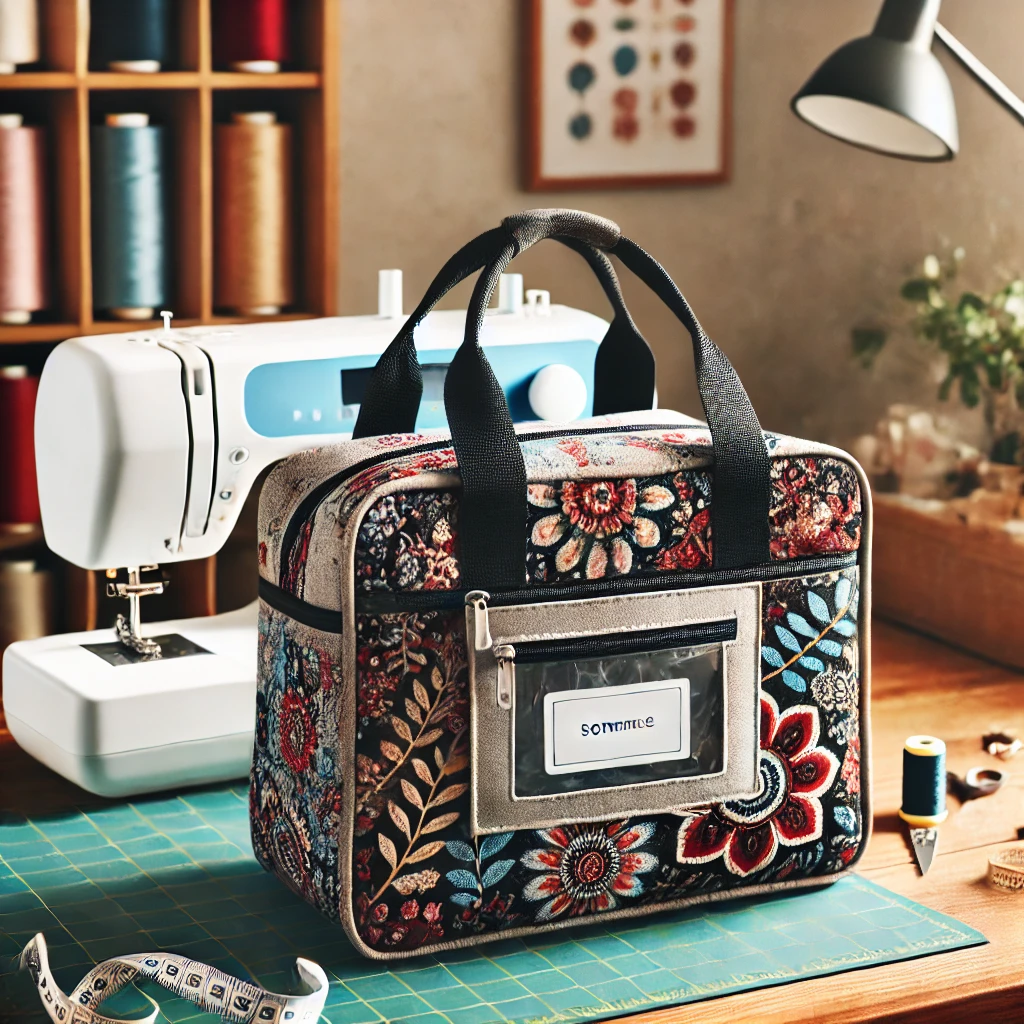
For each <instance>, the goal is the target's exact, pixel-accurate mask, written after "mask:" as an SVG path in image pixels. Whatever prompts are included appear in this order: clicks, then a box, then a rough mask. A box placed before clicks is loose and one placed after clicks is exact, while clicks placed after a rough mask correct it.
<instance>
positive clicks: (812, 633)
mask: <svg viewBox="0 0 1024 1024" xmlns="http://www.w3.org/2000/svg"><path fill="white" fill-rule="evenodd" d="M786 621H787V622H788V623H789V624H790V626H792V627H793V631H794V632H795V633H799V634H800V635H801V636H809V637H811V638H813V639H815V640H816V639H817V638H818V630H816V629H815V628H814V627H813V626H812V625H811V624H810V623H809V622H808V621H807V620H806V619H805V618H804V617H803V616H802V615H797V613H796V612H789V614H788V615H786Z"/></svg>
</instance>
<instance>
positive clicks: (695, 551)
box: [278, 426, 861, 596]
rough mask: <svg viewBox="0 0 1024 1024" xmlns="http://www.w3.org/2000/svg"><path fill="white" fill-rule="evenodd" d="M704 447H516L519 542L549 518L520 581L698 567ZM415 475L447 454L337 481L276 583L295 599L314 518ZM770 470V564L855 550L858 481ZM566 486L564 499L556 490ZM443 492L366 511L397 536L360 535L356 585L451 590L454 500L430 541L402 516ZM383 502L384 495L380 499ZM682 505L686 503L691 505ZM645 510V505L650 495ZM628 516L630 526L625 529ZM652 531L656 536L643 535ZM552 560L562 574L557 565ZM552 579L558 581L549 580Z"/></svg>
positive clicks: (839, 467) (324, 518)
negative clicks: (523, 489) (590, 476)
mask: <svg viewBox="0 0 1024 1024" xmlns="http://www.w3.org/2000/svg"><path fill="white" fill-rule="evenodd" d="M765 438H766V443H768V444H769V447H770V449H771V450H772V451H775V450H776V449H778V448H779V446H780V444H782V442H781V441H780V439H779V438H777V437H775V436H774V435H770V434H766V435H765ZM398 440H400V441H401V440H402V439H401V438H399V439H398ZM406 440H408V439H406ZM786 441H787V444H788V443H792V444H795V443H796V442H789V441H788V439H786ZM396 443H397V442H396ZM403 443H404V442H403ZM709 444H710V436H709V434H708V432H707V428H702V427H697V426H693V427H680V429H678V430H674V431H668V432H661V433H660V434H655V433H642V432H638V433H635V434H628V433H621V434H617V433H612V434H597V435H590V436H586V437H562V438H547V439H541V440H529V439H526V440H524V441H523V446H522V447H523V456H524V459H525V461H526V465H527V471H528V472H529V473H530V474H531V475H532V476H533V477H534V478H535V479H536V477H537V476H538V475H540V476H541V479H545V478H546V479H547V480H548V481H549V482H547V483H541V484H535V485H531V487H530V509H531V515H530V523H529V528H530V530H531V536H532V530H533V528H534V526H535V525H536V522H537V520H538V519H549V520H550V521H549V522H548V523H546V524H545V526H544V527H543V528H542V530H541V531H540V533H539V534H538V536H537V541H539V542H541V543H532V544H531V548H535V549H546V548H548V547H552V546H553V547H554V550H553V551H545V557H544V558H543V559H535V561H543V563H544V567H543V572H542V574H540V575H538V573H537V567H536V566H535V567H531V568H530V569H529V570H528V578H529V579H530V580H533V581H534V582H555V581H557V580H558V579H560V578H582V577H584V576H586V577H587V578H590V579H598V578H601V577H602V576H611V575H621V574H624V573H631V572H632V573H636V572H647V571H652V570H654V571H657V570H666V571H680V570H700V569H702V568H706V567H707V566H709V565H710V559H711V548H710V541H711V536H710V519H711V514H710V504H711V498H712V493H711V492H712V481H713V477H714V471H713V469H706V470H705V469H694V468H692V467H690V466H687V463H692V461H693V460H694V459H698V458H706V457H707V456H706V454H705V453H706V452H707V451H708V449H709ZM595 466H602V467H607V469H608V475H607V478H606V479H604V480H598V481H593V480H591V481H577V480H574V479H571V477H572V476H573V474H574V473H576V472H577V471H579V470H580V469H590V470H592V469H593V467H595ZM616 470H618V472H616ZM548 471H550V473H551V475H550V476H547V473H548ZM424 472H457V464H456V461H455V452H454V450H453V449H452V448H440V449H435V450H433V451H427V452H414V453H412V454H409V455H405V456H399V457H396V458H394V459H391V460H389V461H387V462H383V463H380V464H378V465H375V466H370V467H369V468H367V469H364V470H362V471H360V472H359V473H357V474H355V475H354V476H352V477H350V478H349V479H347V480H345V481H343V482H341V483H340V484H339V485H338V488H337V489H336V490H335V491H334V492H333V493H332V494H330V495H328V496H326V497H325V498H324V500H323V502H322V503H321V504H320V505H319V506H318V507H317V509H316V511H315V512H314V513H313V514H312V515H310V516H308V517H307V518H306V520H305V521H304V522H303V523H302V524H301V525H300V528H299V530H298V532H297V533H296V534H295V536H294V538H293V539H292V540H291V543H290V545H289V546H288V550H287V551H286V552H285V553H284V560H285V564H284V567H283V571H282V572H281V576H280V580H279V581H278V582H279V585H280V586H281V587H283V588H284V589H285V590H287V591H289V592H290V593H293V594H295V595H297V596H302V593H303V590H304V582H305V572H306V565H307V561H308V559H309V554H310V541H311V538H312V534H313V532H314V528H315V527H316V525H317V523H322V527H321V528H324V529H328V530H329V531H330V530H333V529H336V528H337V526H339V525H341V524H345V523H347V521H348V519H349V517H350V516H351V514H352V512H353V511H354V510H355V508H356V506H357V505H358V504H359V503H360V502H361V501H362V500H363V498H365V496H366V495H367V494H369V493H370V492H371V491H372V490H373V489H374V488H376V487H379V486H380V485H381V484H383V483H386V482H388V481H390V480H399V479H406V478H411V477H415V476H417V475H418V474H420V473H424ZM771 472H772V506H771V510H770V524H769V525H770V531H771V556H772V558H774V559H790V558H799V557H803V556H807V555H816V554H819V555H820V554H827V553H830V552H847V551H855V550H857V549H858V548H859V546H860V528H861V498H860V486H859V484H858V481H857V476H856V473H855V472H854V470H853V468H852V467H851V466H849V465H847V464H846V463H845V462H842V461H840V460H839V459H835V458H832V457H828V456H823V457H815V456H799V457H794V456H788V457H787V456H776V457H774V458H773V460H772V471H771ZM558 474H562V475H561V476H559V475H558ZM651 486H658V487H662V488H664V489H665V490H666V491H670V492H674V493H675V496H674V498H673V502H675V503H676V504H675V505H674V507H671V508H670V514H669V516H668V519H669V520H670V521H669V522H666V521H665V518H666V517H665V516H664V515H659V513H664V512H666V511H667V508H668V507H666V508H660V509H659V508H655V507H650V508H644V507H643V506H644V502H645V499H644V496H643V492H644V490H645V489H646V488H649V487H651ZM567 488H568V492H567V493H563V492H566V489H567ZM687 490H689V491H690V492H691V493H690V494H689V495H688V494H686V493H685V492H686V491H687ZM605 491H607V496H606V497H604V496H603V495H604V492H605ZM444 493H445V492H440V491H433V492H417V491H409V492H407V493H406V494H403V495H399V496H395V497H394V499H393V509H392V510H388V509H384V508H381V509H377V508H376V507H375V508H374V509H373V510H371V513H370V514H368V515H367V516H366V517H365V519H366V520H367V521H369V520H374V519H375V520H376V522H371V523H370V524H369V525H367V523H366V522H365V521H364V523H363V524H360V533H361V534H362V533H363V529H364V526H365V527H366V528H367V530H368V531H369V533H372V532H373V528H374V526H377V527H378V529H379V530H380V531H385V530H388V529H391V530H393V531H396V532H397V534H398V536H397V537H395V536H394V535H393V534H392V535H388V536H384V535H381V534H377V535H375V536H373V537H371V536H370V535H369V533H368V534H367V536H366V537H365V538H361V540H363V541H364V542H365V546H364V548H363V549H362V550H364V551H367V552H370V558H371V561H373V562H374V565H373V566H372V567H371V568H370V569H369V571H367V567H366V566H365V565H363V563H362V560H361V558H359V559H357V565H358V566H359V570H360V578H361V583H360V585H361V586H363V587H368V588H369V589H392V590H395V589H399V590H400V589H448V588H453V587H457V586H458V578H457V573H458V554H457V535H458V531H457V525H456V522H455V515H456V509H457V497H456V496H452V495H447V496H446V498H445V500H446V501H448V502H450V504H449V506H448V508H447V509H446V510H445V513H444V517H445V518H446V519H447V520H448V528H450V529H451V536H450V537H449V536H448V535H447V533H446V532H445V527H443V526H442V527H441V531H440V533H438V534H437V535H436V536H435V525H436V521H430V520H429V518H428V520H427V521H426V522H420V521H418V517H417V516H416V515H415V514H413V515H412V516H411V517H406V515H405V514H406V512H407V510H408V508H409V506H410V503H414V502H415V500H417V499H414V498H413V495H420V494H422V495H427V494H433V495H435V496H436V495H438V494H444ZM386 500H389V499H382V501H386ZM418 500H419V501H421V502H422V503H423V504H422V505H421V506H420V508H419V511H420V513H421V515H428V516H429V511H428V507H429V505H430V503H431V498H430V497H426V496H424V497H422V498H419V499H418ZM538 502H539V504H538ZM548 502H554V504H548ZM688 503H692V507H691V508H688V507H687V505H688ZM647 504H648V505H650V504H652V498H651V497H650V496H648V499H647ZM605 506H607V507H605ZM556 510H558V511H556ZM395 512H397V516H398V520H399V521H400V520H401V519H402V518H403V517H405V518H406V519H407V521H406V523H405V524H404V525H403V526H401V527H399V526H398V525H397V521H395V520H394V514H395ZM553 517H554V518H553ZM634 518H635V519H637V520H638V521H637V523H636V524H635V525H634V523H633V520H634ZM649 524H653V526H652V525H649ZM655 527H656V529H657V535H658V540H654V537H655V529H654V528H655ZM278 532H280V529H279V527H278ZM402 534H404V537H403V536H402ZM599 534H600V536H599ZM556 535H557V537H556ZM553 537H556V539H551V538H553ZM388 541H390V545H389V543H388ZM371 549H372V551H371ZM559 554H560V555H561V557H560V558H559ZM399 556H401V561H402V565H403V568H402V569H401V573H400V574H401V576H402V578H403V579H405V580H407V581H409V583H408V585H407V586H405V587H400V586H397V585H396V583H395V578H396V574H395V572H394V571H392V570H393V569H394V567H395V565H396V563H397V562H398V560H399ZM556 562H558V563H559V564H561V565H566V566H569V568H567V569H565V570H559V569H558V567H557V565H556V564H555V563H556ZM570 563H571V564H570ZM382 565H383V566H385V567H387V568H386V570H385V572H386V575H385V577H383V578H384V579H385V581H386V582H384V583H383V584H381V582H380V581H381V579H382V577H380V576H379V575H378V573H379V571H380V568H381V566H382ZM560 572H562V573H564V575H561V576H560V575H559V574H560ZM367 581H368V582H367Z"/></svg>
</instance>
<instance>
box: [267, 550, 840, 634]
mask: <svg viewBox="0 0 1024 1024" xmlns="http://www.w3.org/2000/svg"><path fill="white" fill-rule="evenodd" d="M856 564H857V554H856V553H855V552H853V553H850V554H847V555H820V556H817V557H814V558H799V559H794V560H792V561H788V562H772V563H771V564H770V565H761V566H754V567H752V568H750V569H712V570H711V571H709V572H688V573H667V572H666V573H658V574H657V575H655V574H651V575H644V576H619V577H615V578H613V579H610V580H579V581H577V582H573V583H565V584H552V585H550V586H544V585H538V586H532V587H518V588H515V589H513V590H501V591H495V592H494V593H492V594H491V595H490V597H489V598H488V601H487V603H488V605H490V606H491V607H495V606H501V605H511V604H539V603H542V602H544V601H570V600H580V599H583V598H587V597H612V596H615V595H617V594H634V593H640V592H642V593H658V592H659V591H663V590H693V589H694V588H697V587H713V586H718V585H723V586H724V585H725V584H728V583H755V582H758V583H759V582H762V581H763V582H766V583H767V582H770V581H772V580H783V579H795V578H797V577H800V576H813V575H817V574H820V573H826V572H837V571H838V570H840V569H849V568H851V567H852V566H854V565H856ZM467 594H469V591H468V590H407V591H403V592H401V593H394V592H391V591H378V592H369V593H368V592H365V591H357V592H356V611H357V612H364V613H367V614H376V615H386V614H394V613H399V612H415V611H437V610H442V609H446V608H458V607H461V606H462V605H464V604H465V603H466V596H467ZM259 596H260V598H261V599H262V600H263V601H265V602H266V603H267V604H268V605H270V607H271V608H274V609H275V610H277V611H279V612H281V613H282V614H284V615H287V616H288V617H289V618H292V619H295V620H296V621H297V622H301V623H302V624H303V625H305V626H309V627H310V628H312V629H319V630H322V631H323V632H325V633H340V632H341V612H340V611H338V610H336V609H334V608H321V607H320V606H319V605H315V604H310V603H309V602H308V601H303V600H302V598H299V597H296V596H295V595H294V594H290V593H289V592H288V591H287V590H283V589H282V588H281V587H278V586H276V585H275V584H273V583H271V582H270V581H269V580H265V579H263V577H260V581H259Z"/></svg>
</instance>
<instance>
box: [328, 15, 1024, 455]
mask: <svg viewBox="0 0 1024 1024" xmlns="http://www.w3.org/2000/svg"><path fill="white" fill-rule="evenodd" d="M342 2H343V7H344V12H345V13H344V22H345V24H344V43H343V48H342V80H343V83H342V84H343V97H342V149H343V152H342V189H343V194H342V225H341V229H342V250H341V251H342V274H341V285H340V288H341V308H342V312H344V313H357V312H367V311H369V310H371V309H373V308H375V304H376V271H377V268H378V267H385V266H400V267H402V268H404V270H405V273H406V297H407V302H406V305H407V308H408V307H409V306H410V305H411V304H412V302H413V301H415V299H417V298H418V297H419V294H420V293H421V292H422V290H423V289H424V288H425V286H426V284H427V283H428V281H429V279H430V278H431V276H432V275H433V273H434V272H435V270H437V268H438V267H440V265H441V263H442V262H443V261H444V259H446V258H447V257H448V256H449V255H450V254H451V252H453V251H454V250H455V249H456V248H457V247H458V246H459V245H460V244H461V243H462V242H464V241H466V240H467V239H469V238H470V237H471V235H472V234H474V233H475V232H477V231H480V230H482V229H484V228H486V227H490V226H492V225H493V224H494V223H496V221H497V220H498V219H499V218H500V217H501V216H502V215H504V214H506V213H509V212H512V211H516V210H519V209H522V208H524V207H528V206H551V205H566V206H578V207H582V208H584V209H590V210H593V211H595V212H598V213H602V214H606V215H607V216H610V217H612V218H614V219H615V220H617V221H618V222H619V223H620V224H621V225H622V226H623V228H624V229H625V231H626V232H627V233H628V234H629V235H630V236H631V237H633V238H635V239H636V240H637V241H639V242H640V243H641V244H642V245H644V246H645V247H646V248H648V249H649V250H651V251H652V252H653V253H654V254H655V255H656V256H658V257H659V259H660V260H661V261H662V262H663V263H664V264H665V265H666V266H667V267H668V269H669V271H670V272H671V273H672V274H673V275H674V277H675V279H676V281H677V283H678V284H679V285H680V287H681V288H682V289H683V291H684V293H685V294H686V295H687V297H688V298H689V299H690V301H691V302H692V304H693V306H694V308H695V309H696V311H697V314H698V316H699V317H700V318H701V320H702V322H703V324H704V326H705V327H706V329H707V330H708V332H709V333H710V334H711V335H712V337H714V338H715V339H716V340H717V341H718V343H719V344H720V345H721V346H722V347H723V348H724V349H725V351H726V352H727V353H728V354H729V356H730V357H731V358H732V359H733V361H734V363H735V364H736V367H737V369H738V370H739V372H740V375H741V376H742V377H743V380H744V382H745V383H746V385H747V389H748V391H749V392H750V395H751V398H752V399H753V402H754V405H755V407H756V408H757V410H758V413H759V415H760V418H761V422H762V424H763V425H764V426H765V427H767V428H773V429H779V430H785V431H789V432H793V433H797V434H800V435H803V436H811V437H816V438H821V439H828V440H838V441H842V440H844V439H846V438H848V437H849V436H850V434H851V433H852V432H853V431H855V430H859V429H862V428H864V427H866V426H868V425H870V424H871V423H872V422H873V420H874V418H875V417H876V416H877V415H878V414H879V412H880V411H881V410H883V409H884V408H885V406H886V405H887V403H889V402H890V401H897V400H904V399H908V398H913V399H922V398H930V397H931V396H933V395H934V383H933V381H932V380H930V379H928V377H927V369H926V368H925V367H923V366H922V363H921V358H920V356H919V355H918V354H917V353H916V351H915V349H914V343H913V342H911V341H910V340H909V339H908V340H906V341H905V342H904V343H903V344H902V345H901V346H899V347H900V348H901V349H903V350H904V351H903V352H902V353H901V354H897V353H893V354H892V355H887V356H885V357H884V358H883V360H882V361H881V363H880V364H879V367H878V368H877V369H876V370H875V372H874V373H873V374H868V373H865V372H863V371H861V370H859V369H857V368H856V367H855V366H854V365H853V364H852V363H851V361H850V359H849V356H848V352H849V340H848V339H849V329H850V327H851V325H852V324H853V323H855V322H856V321H857V320H858V319H861V318H862V317H863V316H864V315H865V314H868V315H870V314H872V313H877V312H879V311H883V310H886V309H890V310H892V311H894V312H901V313H902V312H905V310H904V309H902V308H901V304H900V303H899V301H898V300H891V299H890V298H889V297H890V296H892V295H893V294H894V293H895V290H896V288H897V287H898V283H899V281H900V280H902V275H903V274H904V272H905V271H906V270H908V269H909V268H910V267H911V265H912V264H913V263H915V262H916V261H917V260H918V259H919V258H920V257H921V256H922V255H923V254H924V253H925V252H927V251H929V250H930V249H933V248H935V247H937V246H939V245H941V244H942V243H943V242H946V243H947V244H948V245H950V246H952V245H963V246H965V247H966V249H967V252H968V258H969V262H968V272H967V273H966V274H965V278H966V279H967V280H969V281H970V282H972V283H975V284H978V285H981V286H984V285H985V284H986V283H988V282H990V281H991V280H992V275H993V273H994V272H995V270H996V269H997V268H1002V269H1006V270H1014V269H1016V268H1018V267H1021V265H1022V263H1024V260H1021V255H1022V243H1024V209H1022V202H1021V199H1022V198H1024V175H1022V173H1021V171H1022V168H1024V127H1022V126H1021V125H1019V124H1017V123H1016V122H1015V121H1014V120H1013V119H1012V118H1011V117H1010V116H1009V115H1008V114H1006V113H1005V112H1004V111H1003V110H1002V109H1001V108H999V107H998V106H997V104H996V103H995V102H994V101H993V100H991V99H990V98H989V97H988V95H987V94H985V93H984V92H983V91H982V90H981V89H980V88H979V87H977V86H976V85H975V84H974V83H973V82H972V81H970V80H969V79H968V78H967V77H966V75H965V74H964V73H963V72H962V71H961V70H960V69H959V68H958V67H955V66H953V65H952V64H951V62H950V61H949V60H947V59H946V58H945V57H943V61H944V63H945V64H946V66H947V68H948V69H949V70H950V78H951V81H952V83H953V89H954V92H955V93H956V97H957V105H958V110H959V115H960V134H961V153H960V156H959V157H958V158H957V159H956V160H955V161H954V162H953V163H951V164H942V165H918V164H912V163H907V162H903V161H899V160H892V159H886V158H883V157H877V156H873V155H870V154H867V153H862V152H860V151H858V150H855V149H853V148H851V147H848V146H844V145H841V144H839V143H836V142H833V141H831V140H829V139H826V138H825V137H824V136H821V135H819V134H818V133H816V132H814V131H813V130H812V129H810V128H808V127H806V126H805V125H803V124H801V123H800V122H798V121H797V120H796V118H795V117H793V115H792V114H791V113H790V112H789V99H790V97H791V95H792V94H793V92H794V91H795V90H796V89H797V88H798V87H799V86H800V85H801V84H802V82H803V81H804V79H805V78H806V77H807V75H809V74H810V72H811V71H812V70H813V68H814V67H815V66H816V65H817V63H818V62H819V61H820V60H822V59H823V58H824V57H825V56H826V55H827V54H828V53H829V52H830V51H831V50H832V49H834V48H835V47H836V46H837V45H839V44H840V43H842V42H844V41H845V40H847V39H848V38H851V37H853V36H855V35H858V34H862V33H863V32H865V31H867V30H868V29H869V28H870V25H871V23H872V21H873V18H874V14H875V12H876V11H877V9H878V6H879V0H736V8H737V11H736V50H735V68H736V70H735V117H734V125H733V139H734V154H735V158H734V171H733V179H732V181H731V182H730V183H729V184H726V185H720V186H714V187H710V188H668V189H657V190H646V191H588V192H572V193H526V192H524V191H522V189H521V188H520V176H519V158H520V148H521V147H520V140H519V131H518V123H519V96H520V82H521V74H520V66H521V62H520V58H519V53H520V45H521V39H520V31H519V24H520V19H519V11H520V4H519V2H517V0H429V2H426V0H342ZM980 11H982V12H983V17H982V15H981V14H979V12H980ZM942 19H943V21H944V22H945V24H946V25H947V26H948V27H949V28H950V29H951V30H952V31H953V32H954V33H955V34H957V35H959V36H960V38H961V39H962V40H963V41H964V42H965V43H966V44H967V45H968V46H969V47H971V48H972V49H974V51H975V52H976V53H977V54H978V55H979V56H980V57H981V58H982V59H983V60H984V61H986V62H987V63H988V64H989V65H990V66H991V67H992V68H993V69H994V70H996V71H997V72H998V73H1000V74H1002V75H1003V77H1004V78H1005V80H1006V81H1007V83H1008V84H1009V85H1010V86H1011V87H1012V88H1014V89H1015V90H1017V91H1018V92H1024V61H1022V60H1021V53H1022V45H1024V43H1022V40H1024V3H1020V2H1019V0H947V2H946V3H945V4H944V10H943V14H942ZM518 263H519V265H518V266H517V269H521V270H522V271H523V272H524V273H525V275H526V284H527V287H531V286H534V287H546V288H550V289H551V290H552V293H553V296H554V299H555V301H559V302H565V303H569V304H572V305H577V306H582V307H584V308H590V309H593V310H594V311H595V312H600V313H603V312H604V311H605V307H604V306H603V299H602V297H601V295H600V292H599V291H598V290H597V288H596V286H595V285H594V284H593V283H592V281H591V280H590V279H589V278H588V277H587V274H586V272H585V271H584V270H583V269H582V261H577V260H576V259H575V258H573V257H571V256H570V255H569V254H567V253H565V252H564V251H562V250H561V249H560V247H555V246H551V245H546V246H540V247H538V249H537V250H534V251H531V252H530V253H528V254H527V255H526V256H524V257H523V258H522V259H521V260H520V261H518ZM466 295H467V292H466V291H464V290H460V291H459V292H457V293H456V295H455V302H456V304H458V305H464V303H465V301H466ZM627 297H628V298H629V299H630V300H631V308H632V309H633V311H634V314H635V315H636V317H637V320H638V321H639V323H640V325H641V327H642V328H643V329H644V330H645V332H646V334H647V337H648V338H649V340H650V341H651V344H652V346H653V347H654V349H655V352H656V354H657V356H658V366H659V386H660V393H661V401H662V404H663V405H666V406H675V407H678V408H682V409H684V410H686V411H697V405H696V399H695V389H694V387H693V384H692V381H691V378H692V363H691V362H690V356H689V344H688V341H687V340H686V339H685V336H684V335H682V334H681V332H680V331H679V330H678V329H675V328H674V327H673V325H672V323H671V322H669V321H668V320H667V319H666V317H665V316H664V315H663V314H661V313H660V312H659V310H658V309H657V308H656V307H657V303H656V301H655V300H652V299H651V298H650V297H649V296H648V295H646V294H644V293H643V292H642V291H641V290H638V289H637V288H636V287H627Z"/></svg>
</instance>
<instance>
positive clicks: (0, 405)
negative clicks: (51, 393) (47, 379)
mask: <svg viewBox="0 0 1024 1024" xmlns="http://www.w3.org/2000/svg"><path fill="white" fill-rule="evenodd" d="M38 387H39V380H38V378H36V377H30V376H29V373H28V367H25V366H0V523H2V524H3V525H4V527H5V528H6V529H8V530H10V528H11V527H12V526H14V527H18V526H22V527H25V526H28V525H30V524H33V523H38V522H39V491H38V489H37V486H36V456H35V416H36V390H37V389H38Z"/></svg>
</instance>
